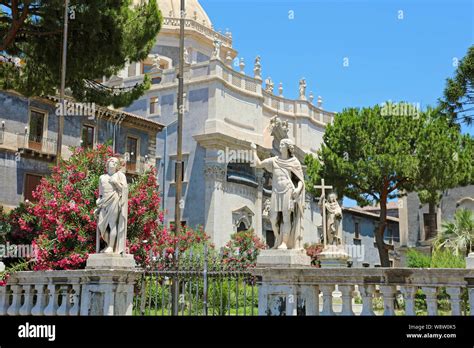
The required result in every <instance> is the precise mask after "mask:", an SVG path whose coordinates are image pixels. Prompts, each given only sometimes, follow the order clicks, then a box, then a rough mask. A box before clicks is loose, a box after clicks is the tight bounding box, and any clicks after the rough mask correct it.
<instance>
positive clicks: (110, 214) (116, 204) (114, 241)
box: [95, 157, 128, 254]
mask: <svg viewBox="0 0 474 348" xmlns="http://www.w3.org/2000/svg"><path fill="white" fill-rule="evenodd" d="M119 166H120V161H119V159H118V158H115V157H111V158H109V160H108V161H107V174H104V175H101V176H100V178H99V199H98V200H97V209H96V211H95V213H96V216H97V219H98V220H97V230H98V232H99V233H100V236H101V237H102V239H103V240H104V241H105V242H106V244H107V246H106V247H105V248H104V249H103V250H101V253H106V254H124V253H125V241H126V239H127V217H128V184H127V178H126V177H125V174H124V173H123V172H122V171H121V170H120V167H119Z"/></svg>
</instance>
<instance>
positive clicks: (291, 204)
mask: <svg viewBox="0 0 474 348" xmlns="http://www.w3.org/2000/svg"><path fill="white" fill-rule="evenodd" d="M294 146H295V144H294V143H293V141H292V140H290V139H282V140H281V142H280V156H276V157H272V158H268V159H265V160H263V161H260V159H259V158H258V155H257V150H256V146H255V144H252V149H253V156H254V162H255V165H256V167H257V168H265V169H266V170H267V171H269V172H270V173H273V180H272V182H273V185H272V196H271V203H270V221H271V224H272V227H273V233H274V234H275V247H274V248H277V249H280V250H285V249H297V250H301V249H302V226H301V220H302V217H303V212H304V199H305V185H304V175H303V170H302V167H301V163H300V162H299V161H298V159H297V158H296V157H295V156H294V155H293V152H294Z"/></svg>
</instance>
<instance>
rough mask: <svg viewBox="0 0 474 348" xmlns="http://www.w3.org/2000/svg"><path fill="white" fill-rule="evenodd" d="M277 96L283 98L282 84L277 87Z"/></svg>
mask: <svg viewBox="0 0 474 348" xmlns="http://www.w3.org/2000/svg"><path fill="white" fill-rule="evenodd" d="M278 94H279V96H280V97H283V82H280V84H279V85H278Z"/></svg>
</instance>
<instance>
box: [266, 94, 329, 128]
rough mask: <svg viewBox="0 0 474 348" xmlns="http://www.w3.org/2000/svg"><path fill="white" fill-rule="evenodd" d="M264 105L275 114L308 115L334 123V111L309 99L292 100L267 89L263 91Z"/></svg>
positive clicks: (320, 120) (323, 122)
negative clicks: (314, 103)
mask: <svg viewBox="0 0 474 348" xmlns="http://www.w3.org/2000/svg"><path fill="white" fill-rule="evenodd" d="M263 96H264V103H263V104H264V106H265V107H267V108H269V109H270V110H271V111H272V112H274V113H275V114H282V115H287V116H294V115H298V116H306V117H309V118H311V119H312V120H314V121H315V122H316V123H319V124H321V125H326V124H329V123H332V120H333V118H334V113H332V112H328V111H325V110H323V109H321V108H319V107H317V106H315V105H313V104H312V103H311V102H309V101H308V100H292V99H286V98H284V97H280V96H276V95H273V94H271V93H269V92H267V91H263Z"/></svg>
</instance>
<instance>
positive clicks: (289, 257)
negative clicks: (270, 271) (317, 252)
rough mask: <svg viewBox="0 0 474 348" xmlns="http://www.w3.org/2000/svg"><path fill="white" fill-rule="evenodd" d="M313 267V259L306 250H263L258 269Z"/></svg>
mask: <svg viewBox="0 0 474 348" xmlns="http://www.w3.org/2000/svg"><path fill="white" fill-rule="evenodd" d="M295 266H298V267H300V266H311V257H309V256H308V255H306V250H304V249H302V250H295V249H288V250H279V249H270V250H262V251H260V254H259V255H258V256H257V267H295Z"/></svg>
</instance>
